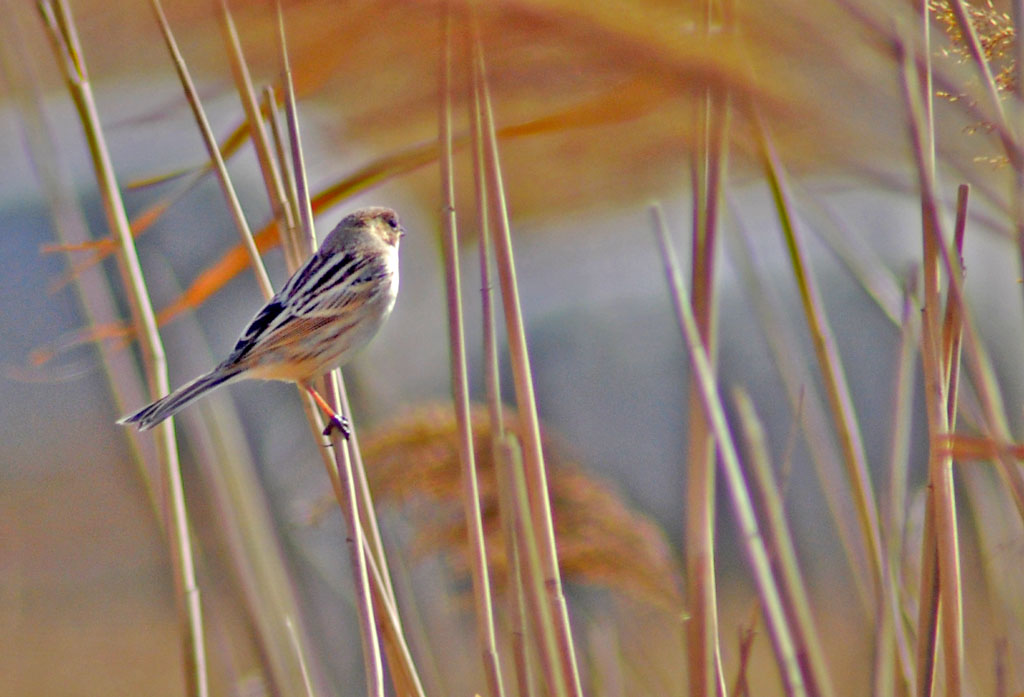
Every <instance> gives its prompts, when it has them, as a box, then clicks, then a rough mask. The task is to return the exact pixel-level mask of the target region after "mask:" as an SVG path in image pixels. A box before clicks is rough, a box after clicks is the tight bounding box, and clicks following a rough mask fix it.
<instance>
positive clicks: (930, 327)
mask: <svg viewBox="0 0 1024 697" xmlns="http://www.w3.org/2000/svg"><path fill="white" fill-rule="evenodd" d="M901 58H903V59H904V60H902V74H903V97H904V101H905V105H906V109H907V125H908V130H909V136H910V140H911V149H912V151H913V153H914V160H915V163H916V165H917V175H918V184H919V186H920V190H921V192H920V193H921V226H922V241H923V243H922V246H923V262H924V265H923V271H924V307H923V318H922V332H921V336H922V339H921V357H922V367H923V369H924V383H925V402H926V405H927V411H928V433H929V435H930V437H931V439H932V443H933V445H932V446H931V447H930V448H929V456H928V483H929V487H928V491H927V498H928V504H927V505H926V509H928V510H926V513H925V515H926V516H927V515H929V513H930V514H931V515H930V521H929V522H930V523H932V524H931V525H929V524H926V525H925V534H926V537H925V539H924V540H923V542H922V544H923V551H922V555H921V557H922V569H921V574H922V588H921V596H920V603H921V615H920V617H919V626H918V637H919V639H918V660H919V662H920V663H921V664H924V663H930V662H931V661H932V660H933V659H934V648H931V649H929V646H928V644H930V645H931V647H934V646H935V640H936V636H935V631H934V630H933V629H932V627H933V626H934V625H935V623H934V622H933V621H932V620H930V619H929V618H927V617H926V613H927V612H928V611H929V609H930V608H931V606H933V605H935V604H937V605H938V606H939V608H938V610H939V612H940V613H941V625H942V631H941V632H940V634H941V635H942V639H943V649H944V659H945V660H944V664H945V668H946V694H947V695H949V696H950V697H959V696H960V694H962V690H963V605H962V602H963V601H962V598H963V596H962V590H961V577H960V549H959V536H958V534H957V521H956V506H955V501H954V491H953V470H952V467H953V461H952V458H951V457H950V455H949V453H948V452H943V451H942V450H941V449H940V448H938V447H936V446H935V445H934V444H935V443H936V442H937V439H941V438H942V437H944V436H945V434H947V433H949V418H948V407H949V398H948V394H949V393H948V388H947V385H946V382H945V380H944V377H945V376H946V371H945V370H944V366H943V358H944V356H943V355H942V353H941V340H942V335H941V331H942V324H941V319H940V318H941V314H940V313H941V310H942V308H941V289H940V281H939V268H940V263H941V252H940V248H941V247H943V246H944V242H943V240H942V232H941V229H940V224H939V209H938V205H937V202H936V197H935V172H934V164H933V163H934V156H930V155H929V154H928V153H927V151H926V147H927V146H926V138H925V132H926V131H925V129H926V128H927V126H926V124H924V123H923V121H922V109H921V101H922V97H921V95H920V93H919V92H918V90H917V89H915V87H914V86H913V85H914V84H915V82H916V80H914V79H913V77H912V75H913V71H914V67H913V66H912V65H911V64H910V63H909V62H908V61H907V60H905V56H902V55H901ZM930 97H931V95H925V96H924V99H925V100H927V99H930ZM929 533H931V535H930V536H929ZM932 549H934V550H935V552H936V554H935V561H936V564H931V563H929V557H930V555H931V553H932V551H931V550H932ZM933 569H934V570H935V571H936V572H937V576H936V579H935V580H934V581H933V580H932V579H931V574H932V573H933ZM936 585H937V586H938V588H937V593H938V596H937V597H935V599H934V600H932V597H933V596H930V595H929V594H930V593H932V592H934V591H935V587H936ZM918 668H919V671H918V686H917V687H918V694H919V695H922V697H925V696H926V695H929V694H930V691H931V685H932V679H931V675H929V674H924V673H922V665H919V667H918ZM929 672H930V671H929ZM926 690H927V691H926Z"/></svg>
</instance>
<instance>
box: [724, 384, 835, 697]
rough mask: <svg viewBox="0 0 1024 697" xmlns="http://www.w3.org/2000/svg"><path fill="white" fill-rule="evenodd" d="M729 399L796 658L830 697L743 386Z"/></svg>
mask: <svg viewBox="0 0 1024 697" xmlns="http://www.w3.org/2000/svg"><path fill="white" fill-rule="evenodd" d="M733 401H734V402H735V404H736V410H737V412H738V413H739V419H740V422H741V425H742V428H743V438H744V441H745V443H746V452H747V462H748V467H749V469H750V471H751V472H752V473H753V477H752V479H753V480H754V483H755V486H756V490H757V498H758V501H759V503H760V510H761V511H762V520H763V521H764V523H765V525H764V527H765V531H766V537H767V545H768V549H769V550H771V552H772V561H773V566H774V568H775V569H776V571H775V575H776V576H777V577H778V579H779V585H780V586H781V589H782V593H783V603H784V605H785V609H786V615H787V617H788V618H789V622H790V624H791V625H792V627H793V638H794V641H795V642H796V649H797V654H798V656H799V657H800V658H799V660H800V669H801V671H802V673H803V676H804V680H805V682H806V683H807V690H808V693H809V694H812V695H820V697H835V695H836V690H835V687H834V685H833V683H832V676H831V674H830V673H829V669H828V664H827V663H826V662H825V657H824V655H823V654H822V647H823V646H824V644H823V642H822V640H821V636H820V635H819V634H818V629H817V627H816V625H815V623H814V616H813V615H812V613H811V607H810V604H809V603H808V598H809V594H808V593H807V586H806V584H805V583H804V580H803V575H802V574H801V573H800V566H799V564H798V562H797V558H796V545H795V544H794V542H793V534H792V532H791V531H790V529H789V524H788V523H787V522H786V511H785V506H784V505H783V501H782V493H781V491H780V488H779V485H778V482H776V480H775V474H774V472H773V471H772V464H771V460H770V457H769V454H768V444H767V443H766V442H765V434H764V428H763V426H762V424H761V420H760V418H759V417H758V415H757V411H756V410H755V409H754V403H753V402H752V401H751V399H750V396H749V395H748V394H747V393H746V392H745V391H743V390H741V389H739V388H737V389H735V390H733Z"/></svg>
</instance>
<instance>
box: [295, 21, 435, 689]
mask: <svg viewBox="0 0 1024 697" xmlns="http://www.w3.org/2000/svg"><path fill="white" fill-rule="evenodd" d="M277 29H278V33H277V36H278V42H279V43H278V48H279V51H280V60H281V77H282V81H283V82H284V90H285V95H286V97H285V109H286V116H287V119H288V135H289V143H290V145H291V156H292V160H291V163H290V164H291V170H292V174H293V177H294V181H295V195H296V199H295V200H293V201H292V202H291V203H292V207H293V209H294V210H297V211H298V212H299V220H300V221H301V225H300V226H299V227H298V228H297V229H296V231H295V235H296V237H295V238H293V239H294V244H296V246H297V247H299V248H301V246H303V245H301V244H299V240H298V237H299V235H301V238H302V239H303V241H304V242H305V245H304V246H305V247H306V250H305V251H306V253H307V254H312V253H313V252H314V251H315V250H316V246H317V242H316V231H315V229H314V227H313V209H312V205H311V203H310V197H309V188H308V183H307V179H306V170H305V166H304V163H303V154H302V143H301V138H300V134H299V121H298V109H297V107H296V105H295V93H294V91H293V87H292V81H291V69H290V66H289V62H288V49H287V44H286V43H285V27H284V16H283V14H282V11H281V5H280V2H278V3H277ZM319 382H320V384H321V385H322V387H323V388H324V390H323V391H324V393H325V394H326V397H327V401H328V403H329V405H330V407H331V409H332V410H333V411H334V413H335V414H338V413H343V412H342V409H341V408H342V398H341V395H342V394H343V393H344V385H343V383H342V382H341V371H340V370H337V369H335V370H333V371H331V372H330V373H328V374H327V375H325V376H324V377H323V379H322V380H320V381H319ZM310 397H311V396H310ZM304 402H305V404H306V405H307V406H306V410H307V414H310V413H311V412H312V411H315V410H313V409H312V405H311V404H310V403H309V399H304ZM346 417H347V415H346ZM316 423H317V420H314V419H312V418H311V419H310V425H311V426H312V425H314V424H316ZM349 423H351V419H349ZM331 445H332V446H333V451H334V463H333V468H332V467H331V466H328V475H329V477H330V479H331V484H332V485H333V487H334V491H335V496H336V498H337V500H338V505H339V506H340V507H341V510H342V514H343V515H344V516H345V524H346V529H347V530H348V533H349V535H348V538H347V539H346V542H347V547H348V550H349V557H350V560H351V563H352V576H353V586H354V588H355V596H356V608H357V610H358V617H359V636H360V639H361V640H362V645H363V667H364V669H365V673H366V675H365V678H366V693H367V695H371V696H375V697H383V695H384V667H383V662H382V660H381V644H380V639H379V635H378V632H377V623H376V619H375V612H374V603H373V590H372V589H371V586H370V574H369V571H368V568H367V567H368V563H367V556H368V555H367V551H366V548H365V544H364V542H365V535H364V533H363V526H362V524H361V522H360V506H359V500H358V493H357V489H358V487H357V485H356V479H355V476H354V474H353V471H352V458H351V454H350V451H349V442H348V440H347V438H343V437H342V434H341V433H339V432H338V429H333V430H332V431H331ZM325 464H328V460H327V459H326V458H325ZM381 566H382V567H383V566H384V565H383V563H382V564H381ZM377 588H378V589H380V586H377ZM390 626H391V625H388V624H385V628H388V627H390ZM388 636H389V638H392V639H395V638H397V637H398V636H399V635H397V634H395V633H389V635H388ZM387 645H388V647H389V648H391V649H392V651H391V653H392V656H393V657H395V651H396V646H395V643H394V642H391V641H389V642H388V643H387ZM406 655H407V654H406ZM398 656H399V657H400V656H401V653H400V652H399V654H398ZM395 663H396V682H398V681H399V680H401V681H402V684H403V685H404V686H406V687H408V684H407V683H406V681H405V680H404V677H406V675H407V674H406V673H405V672H404V671H402V670H401V669H400V667H402V666H405V665H406V664H404V663H403V662H402V661H401V660H400V658H399V660H397V661H396V662H395ZM412 674H413V675H415V673H414V672H413V673H412ZM399 676H401V677H399ZM417 684H418V683H417Z"/></svg>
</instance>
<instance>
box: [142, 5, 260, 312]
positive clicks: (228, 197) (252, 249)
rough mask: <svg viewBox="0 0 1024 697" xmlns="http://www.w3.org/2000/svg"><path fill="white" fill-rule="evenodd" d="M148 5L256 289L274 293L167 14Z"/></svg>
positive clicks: (156, 6) (161, 8) (160, 8)
mask: <svg viewBox="0 0 1024 697" xmlns="http://www.w3.org/2000/svg"><path fill="white" fill-rule="evenodd" d="M151 4H152V6H153V12H154V13H155V15H156V19H157V23H158V24H159V25H160V29H161V32H162V33H163V36H164V41H165V42H166V44H167V50H168V51H169V52H170V54H171V59H172V61H173V62H174V68H175V70H176V71H177V73H178V78H179V79H180V80H181V86H182V90H183V91H184V93H185V96H186V98H187V99H188V103H189V106H190V107H192V114H193V116H194V117H195V120H196V125H198V127H199V132H200V134H201V135H202V136H203V144H204V145H205V146H206V152H207V154H208V155H209V157H210V160H211V161H212V162H213V166H214V172H216V174H217V181H218V183H219V184H220V187H221V193H222V194H223V196H224V200H225V201H226V202H227V204H228V208H229V209H230V212H231V217H232V220H234V223H235V227H237V228H238V233H239V235H241V237H242V244H243V245H244V246H245V249H246V252H247V253H248V255H249V263H250V264H251V265H252V268H253V273H254V274H256V281H257V282H258V283H259V285H260V289H261V290H262V291H263V295H264V296H266V297H268V298H269V297H270V296H271V295H273V294H274V289H273V286H271V284H270V277H269V276H267V270H266V269H265V268H263V262H262V260H261V259H260V253H259V250H258V249H257V248H256V244H255V243H254V242H253V237H252V232H251V231H250V230H249V223H248V222H247V221H246V219H245V212H244V211H242V204H241V203H239V201H238V196H237V195H236V194H235V190H234V187H232V186H231V181H230V178H229V177H228V170H227V166H226V165H225V164H224V158H223V157H222V156H221V154H220V147H219V146H218V145H217V139H216V138H215V137H214V135H213V129H211V128H210V122H209V121H208V120H207V118H206V114H205V113H204V112H203V107H202V104H201V103H200V101H199V93H198V91H197V90H196V88H195V85H194V84H193V83H192V78H191V76H190V75H189V72H188V68H187V66H186V65H185V60H184V58H183V57H182V55H181V52H180V51H179V50H178V45H177V42H176V41H175V39H174V35H173V33H172V32H171V26H170V24H168V22H167V17H166V16H165V15H164V11H163V7H162V6H161V4H160V0H151Z"/></svg>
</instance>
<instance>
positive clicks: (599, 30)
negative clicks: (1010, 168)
mask: <svg viewBox="0 0 1024 697" xmlns="http://www.w3.org/2000/svg"><path fill="white" fill-rule="evenodd" d="M80 5H81V7H80V9H79V10H78V14H79V17H80V22H81V24H82V26H83V29H82V33H83V36H84V37H85V38H84V43H85V46H86V48H87V49H88V51H89V55H90V58H91V62H92V64H93V66H94V67H93V71H94V73H95V74H96V75H97V76H99V79H101V80H119V79H124V78H130V76H131V75H138V74H147V73H149V72H158V73H159V72H160V71H165V70H166V61H165V58H164V56H163V54H162V52H161V51H160V50H159V41H157V40H155V39H156V35H155V27H154V26H153V23H152V21H151V19H150V16H149V11H148V8H147V7H146V6H145V5H144V4H139V5H134V4H130V3H129V4H116V5H112V4H109V3H101V2H89V1H86V2H82V3H80ZM285 5H286V7H285V10H286V13H285V14H286V21H287V26H288V39H289V47H290V51H291V54H292V56H291V60H292V70H293V74H294V78H295V89H296V93H297V95H298V96H299V98H300V99H304V100H308V99H311V100H315V101H316V103H317V104H318V106H319V107H321V108H323V109H326V112H325V114H326V117H325V119H324V121H325V122H326V123H327V124H328V125H329V128H332V129H333V130H334V136H335V142H336V147H337V148H338V152H339V154H341V155H343V156H348V155H351V154H352V153H354V152H358V153H359V154H358V155H357V156H356V157H357V160H363V161H365V160H366V159H367V156H366V155H365V154H364V153H372V156H371V158H377V159H379V160H384V159H386V158H394V157H396V156H400V155H401V154H402V153H408V152H409V151H410V150H411V149H414V148H415V147H417V146H420V145H422V144H424V143H430V142H431V141H432V140H433V139H434V137H435V131H436V113H437V100H438V95H437V90H436V89H435V78H436V75H435V72H434V71H435V63H436V58H435V57H436V56H437V55H438V52H439V50H440V44H439V42H440V37H441V32H440V20H439V17H440V15H441V9H442V8H443V7H444V6H445V5H444V2H441V1H440V0H433V1H428V2H411V1H408V0H360V1H358V2H349V3H344V4H343V5H340V6H339V5H336V4H333V3H329V2H291V3H285ZM937 5H938V3H937ZM706 7H707V8H710V9H706ZM15 9H17V8H15ZM232 11H233V16H234V18H235V22H236V24H237V26H238V31H239V34H240V36H241V37H242V41H243V48H244V50H245V55H246V58H247V60H248V61H249V63H250V68H251V70H252V73H253V75H254V77H255V78H256V79H257V80H259V81H262V80H266V79H268V78H273V77H274V75H275V71H276V69H277V68H276V66H277V54H276V49H275V39H274V37H275V35H276V32H277V28H276V23H275V22H276V19H275V15H274V12H273V10H272V8H271V7H270V6H268V5H264V4H260V3H239V4H238V7H233V8H232ZM983 11H984V10H983V9H979V10H978V12H983ZM167 12H168V15H169V20H170V22H171V23H172V25H175V26H188V27H189V32H187V33H185V34H184V35H183V36H182V37H180V40H181V42H182V46H183V51H184V52H185V54H186V55H187V56H188V57H189V61H190V64H191V65H192V67H193V69H194V70H195V71H197V73H198V74H200V75H202V76H203V77H204V80H205V81H206V84H207V85H208V87H207V88H206V89H207V91H211V90H218V89H226V88H227V80H228V70H227V66H226V64H225V59H224V52H223V48H222V45H221V36H220V32H219V29H218V22H217V18H216V3H208V2H182V3H174V4H173V5H172V6H169V7H168V8H167ZM455 12H456V15H457V16H456V21H455V23H454V30H455V32H456V33H455V37H454V38H455V45H456V46H461V45H464V42H465V41H466V40H468V38H469V34H470V33H471V32H470V22H469V20H468V14H467V11H466V10H464V9H459V8H458V7H456V9H455ZM473 13H474V15H475V16H476V17H477V18H478V20H479V31H480V33H481V39H482V41H483V43H484V45H486V46H487V52H488V64H489V65H488V78H489V81H490V86H491V93H492V96H493V99H494V100H495V107H496V113H497V114H498V117H499V122H498V124H497V126H498V130H499V136H500V137H501V140H502V142H503V153H502V154H503V166H504V169H505V171H506V176H507V180H508V181H509V182H511V183H512V186H510V189H509V195H510V196H511V197H512V198H511V200H512V202H513V204H514V210H515V213H516V215H517V216H531V215H532V216H542V217H548V216H560V215H564V214H565V213H566V212H568V211H570V210H577V209H579V208H585V207H595V206H596V207H598V208H601V207H604V206H607V205H614V204H619V203H622V202H624V201H630V200H634V201H635V200H638V199H639V200H640V201H644V200H647V199H649V198H650V197H651V196H652V195H662V194H667V193H671V192H674V191H676V190H677V187H678V186H679V185H680V184H683V183H684V182H685V181H686V179H687V178H688V177H689V171H688V167H687V165H686V164H685V160H686V157H687V155H688V153H691V152H693V151H694V149H695V148H696V147H698V145H699V140H700V138H701V132H700V128H701V126H700V123H701V121H700V120H701V118H702V117H701V108H700V105H701V104H702V100H703V99H704V98H705V96H706V95H707V94H709V93H710V94H713V95H718V97H721V96H723V95H729V100H730V103H731V105H732V115H731V122H730V124H729V127H728V128H727V129H726V132H725V137H726V139H727V145H728V148H729V152H730V164H731V166H732V167H733V168H734V169H735V170H736V171H737V172H747V173H750V172H752V171H753V170H752V165H753V166H755V167H756V165H757V162H758V161H759V159H760V156H759V154H758V153H759V150H758V137H757V131H758V126H757V121H758V119H761V120H763V122H764V123H765V124H767V126H768V127H769V129H770V130H771V132H772V134H773V138H774V140H775V143H776V146H777V147H778V148H779V149H780V151H781V152H783V153H785V156H786V160H787V162H788V163H789V166H790V167H792V168H794V169H795V170H798V171H804V170H816V171H819V172H828V173H832V174H839V173H861V174H872V175H875V176H879V175H880V174H881V173H885V174H889V175H891V174H892V170H893V165H897V164H899V163H898V161H894V160H893V155H894V153H895V152H897V151H898V147H899V144H900V142H901V139H902V136H903V133H902V130H901V128H900V124H899V122H898V121H894V120H893V119H891V118H887V117H886V116H885V115H886V114H892V113H894V112H895V111H897V110H898V109H899V91H898V85H897V83H896V82H895V81H893V80H892V79H891V75H892V74H893V73H892V68H893V65H894V60H895V58H894V54H895V50H896V47H897V46H898V44H900V43H907V37H906V36H904V35H902V33H903V32H908V31H909V27H911V26H912V23H913V21H914V17H915V14H914V11H913V8H912V6H911V4H910V3H906V4H904V3H881V2H875V1H874V0H864V1H862V2H854V1H853V0H845V1H843V2H826V3H807V2H803V1H802V0H775V1H774V2H772V3H745V2H735V1H733V0H730V1H728V2H721V3H717V2H713V3H707V4H706V3H704V2H690V3H687V2H665V1H663V0H634V1H632V2H594V3H577V2H574V1H573V0H563V1H556V0H544V1H525V0H522V1H520V0H517V1H514V2H502V3H480V4H479V6H476V7H474V9H473ZM986 16H987V15H986ZM709 17H710V20H709V19H708V18H709ZM708 21H711V22H712V23H713V25H714V27H715V28H714V30H712V31H708V30H707V29H706V26H707V22H708ZM994 31H995V30H993V32H994ZM109 32H116V35H117V36H118V39H119V40H118V41H116V42H107V41H103V40H102V37H103V36H105V35H107V34H108V33H109ZM994 36H995V34H994ZM953 38H954V40H955V37H953ZM1003 43H1004V44H1005V40H1004V41H1003ZM907 45H908V47H909V46H910V44H909V43H907ZM41 47H42V44H40V45H33V47H32V49H33V50H40V49H41ZM125 55H131V56H132V60H131V61H130V62H128V61H125V60H123V57H124V56H125ZM936 74H937V79H936V85H937V87H938V88H939V89H944V88H948V87H949V86H950V85H952V84H955V85H958V86H961V87H967V92H968V93H971V92H976V90H977V88H976V87H974V88H971V87H970V86H969V85H968V84H967V81H964V80H963V79H960V78H961V75H960V73H959V72H958V70H957V66H956V64H955V61H949V62H948V63H943V62H942V61H939V62H937V63H936ZM453 79H454V82H453V93H454V94H456V95H462V94H465V93H466V85H467V83H468V79H469V78H468V73H467V72H466V71H465V70H456V71H455V73H454V75H453ZM975 101H976V100H975ZM168 106H169V104H168V103H163V104H160V105H159V106H158V107H156V108H158V109H159V110H160V111H166V109H167V107H168ZM961 106H963V107H965V110H966V111H970V110H971V107H968V106H967V105H961ZM975 107H976V105H975ZM151 116H152V117H156V116H157V114H155V113H153V114H151ZM940 116H941V118H940V119H939V120H938V122H937V123H938V127H939V128H940V129H942V130H944V132H946V133H955V132H956V130H957V129H959V128H960V126H961V125H962V120H963V118H965V115H964V114H963V111H962V110H959V111H958V112H952V113H950V114H947V115H945V116H943V115H941V114H940ZM967 118H970V117H967ZM456 125H457V135H458V137H459V139H460V142H461V143H462V144H465V143H466V142H467V141H466V139H467V134H468V128H469V125H468V122H466V121H462V120H461V119H460V120H459V121H457V124H456ZM946 152H947V155H948V156H949V157H951V158H952V160H953V164H955V165H956V166H962V167H970V166H971V162H972V160H971V158H970V157H969V156H967V157H963V156H960V155H957V154H956V150H955V149H948V150H947V151H946ZM408 157H409V161H410V166H417V164H416V162H415V161H416V159H417V158H415V157H414V156H413V155H412V154H411V153H409V155H408ZM407 183H411V184H413V185H414V186H415V187H416V188H417V190H418V191H419V192H420V194H421V195H422V196H423V197H424V199H425V200H427V201H429V200H430V199H431V197H433V196H434V190H433V188H432V187H433V179H432V178H423V177H419V178H413V179H410V180H408V182H407ZM456 186H457V191H458V194H459V201H460V203H463V202H464V203H467V204H468V203H469V202H470V201H471V200H472V198H471V196H472V188H471V181H469V180H468V179H466V178H460V179H458V180H457V181H456Z"/></svg>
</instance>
